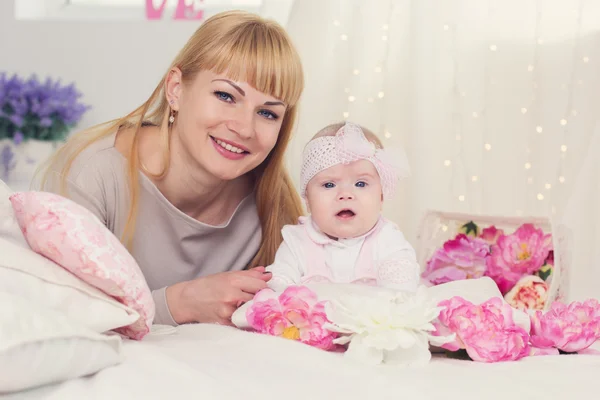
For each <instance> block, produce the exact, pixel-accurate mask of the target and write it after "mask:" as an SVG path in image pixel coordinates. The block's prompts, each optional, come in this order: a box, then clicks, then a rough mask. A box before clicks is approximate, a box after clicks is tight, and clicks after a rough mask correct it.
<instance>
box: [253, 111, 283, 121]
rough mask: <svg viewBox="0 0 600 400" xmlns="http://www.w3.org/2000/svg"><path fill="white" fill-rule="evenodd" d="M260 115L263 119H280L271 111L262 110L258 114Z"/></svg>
mask: <svg viewBox="0 0 600 400" xmlns="http://www.w3.org/2000/svg"><path fill="white" fill-rule="evenodd" d="M258 113H259V114H260V115H262V116H263V117H265V118H267V119H277V118H279V117H278V116H277V115H276V114H275V113H273V112H271V111H269V110H260V111H259V112H258Z"/></svg>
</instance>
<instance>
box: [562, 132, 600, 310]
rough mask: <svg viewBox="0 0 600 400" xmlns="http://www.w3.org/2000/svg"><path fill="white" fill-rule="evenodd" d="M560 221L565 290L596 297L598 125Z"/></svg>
mask: <svg viewBox="0 0 600 400" xmlns="http://www.w3.org/2000/svg"><path fill="white" fill-rule="evenodd" d="M562 222H563V223H564V225H565V226H566V227H567V228H568V229H569V231H570V232H569V237H568V246H567V249H568V251H567V254H566V257H567V259H568V261H569V264H570V265H571V266H572V268H571V270H570V271H568V280H567V282H568V293H569V297H570V298H571V299H573V300H584V299H586V298H589V297H596V298H600V124H598V126H597V128H596V130H595V133H594V136H593V139H592V142H591V144H590V147H589V151H588V155H587V157H586V158H585V160H584V162H583V165H582V167H581V170H580V173H579V174H578V175H577V179H576V180H575V184H574V186H573V190H572V192H571V193H570V194H569V201H568V203H567V206H566V207H565V212H564V214H563V218H562Z"/></svg>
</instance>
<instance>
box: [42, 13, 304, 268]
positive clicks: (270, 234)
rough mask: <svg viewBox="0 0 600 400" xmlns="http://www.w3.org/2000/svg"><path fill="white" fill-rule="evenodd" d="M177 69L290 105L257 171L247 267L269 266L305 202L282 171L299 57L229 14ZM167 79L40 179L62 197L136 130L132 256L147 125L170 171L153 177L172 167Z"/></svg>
mask: <svg viewBox="0 0 600 400" xmlns="http://www.w3.org/2000/svg"><path fill="white" fill-rule="evenodd" d="M174 67H177V68H179V69H180V70H181V74H182V80H183V82H184V83H189V82H191V81H192V80H193V79H194V78H195V76H196V74H197V73H198V72H199V71H201V70H210V71H213V72H214V73H217V74H222V73H225V74H227V75H228V77H229V78H230V79H232V80H240V81H246V82H248V83H249V84H250V85H251V86H253V87H254V88H256V89H257V90H258V91H261V92H264V93H266V94H269V95H271V96H273V97H275V98H277V99H280V100H282V101H284V102H285V103H287V104H288V107H287V110H286V113H285V115H284V117H283V122H282V126H281V130H280V132H279V136H278V139H277V143H276V144H275V147H274V148H273V150H272V151H271V153H270V154H269V155H268V156H267V158H266V159H265V161H264V162H263V163H262V164H261V165H259V166H258V167H257V168H256V169H255V175H256V203H257V211H258V216H259V219H260V223H261V228H262V240H261V244H260V248H259V250H258V253H257V254H256V255H255V257H254V259H253V260H252V262H251V264H250V266H259V265H268V264H271V263H272V262H273V260H274V258H275V252H276V251H277V248H278V247H279V245H280V244H281V241H282V238H281V228H282V227H283V225H286V224H295V223H296V222H297V220H298V217H299V216H300V215H302V213H303V209H302V203H301V200H300V197H299V195H298V193H297V191H296V190H295V188H294V186H293V183H292V180H291V179H290V177H289V174H288V172H287V170H286V168H285V166H284V153H285V151H286V148H287V146H288V143H289V141H290V136H291V133H292V129H293V128H294V125H295V120H296V116H297V111H298V110H297V104H298V101H299V98H300V95H301V93H302V91H303V89H304V76H303V71H302V65H301V62H300V57H299V55H298V54H297V52H296V50H295V48H294V46H293V44H292V43H291V40H290V38H289V37H288V35H287V33H286V32H285V30H284V29H283V28H282V27H281V26H280V25H279V24H277V23H276V22H274V21H270V20H267V19H263V18H261V17H259V16H257V15H255V14H251V13H247V12H242V11H227V12H222V13H219V14H217V15H215V16H213V17H211V18H209V19H208V20H206V21H205V22H204V23H203V24H202V25H201V26H200V27H199V28H198V29H197V30H196V32H195V33H194V34H193V35H192V37H191V38H190V39H189V40H188V42H187V44H186V45H185V46H184V47H183V49H182V50H181V51H180V52H179V54H178V55H177V57H176V58H175V60H174V61H173V63H172V64H171V67H170V68H169V69H168V71H170V70H171V69H172V68H174ZM168 71H167V73H165V75H164V76H163V78H162V79H161V81H160V82H159V84H158V85H157V86H156V88H155V89H154V91H153V93H152V95H151V96H150V98H149V99H148V100H147V101H146V102H144V103H143V104H142V105H141V106H140V107H138V108H137V109H135V110H134V111H132V112H131V113H129V114H128V115H126V116H124V117H122V118H119V119H116V120H113V121H109V122H106V123H104V124H100V125H97V126H94V127H92V128H90V129H87V130H85V131H82V132H80V133H78V134H76V135H74V136H73V137H72V138H70V139H69V140H68V142H67V143H66V144H65V145H64V146H63V147H61V148H60V149H59V150H58V151H57V152H56V154H55V155H54V156H53V158H52V159H51V160H50V161H49V164H48V166H47V169H46V172H45V173H44V175H43V177H42V186H41V189H42V190H44V186H45V185H46V184H47V182H48V178H49V175H48V174H49V173H51V172H52V171H60V172H61V183H60V192H62V193H63V195H65V193H66V179H67V176H68V173H69V170H70V168H71V166H72V164H73V162H74V161H75V159H76V158H77V156H78V155H79V154H80V153H81V152H82V151H83V150H84V149H85V148H86V147H87V146H89V145H90V144H92V143H94V142H96V141H97V140H99V139H101V138H104V137H107V136H109V135H111V134H113V133H114V132H116V131H117V130H118V129H120V128H133V127H135V134H134V137H133V140H132V144H131V147H130V149H129V155H128V163H127V174H128V179H129V187H130V190H129V193H130V207H129V214H128V217H127V223H126V225H125V229H124V231H123V234H122V236H121V241H122V242H123V243H124V244H125V245H126V246H127V247H128V248H129V249H130V250H131V246H132V240H133V235H134V232H135V222H136V216H137V211H138V199H139V192H140V189H139V178H138V173H139V171H140V169H141V165H140V161H139V155H138V143H139V132H140V128H141V126H142V124H143V123H150V124H153V125H157V126H159V127H160V135H161V138H160V140H161V142H162V144H163V148H164V153H163V154H164V156H163V157H164V163H163V165H165V169H164V170H163V171H162V173H161V174H159V175H154V176H155V177H157V178H160V177H162V176H164V174H165V173H166V169H167V168H168V165H169V160H170V150H169V130H170V129H169V124H168V118H169V113H170V107H169V104H168V103H167V100H166V98H165V93H164V88H165V82H166V78H167V75H168V73H169V72H168ZM145 172H147V171H145Z"/></svg>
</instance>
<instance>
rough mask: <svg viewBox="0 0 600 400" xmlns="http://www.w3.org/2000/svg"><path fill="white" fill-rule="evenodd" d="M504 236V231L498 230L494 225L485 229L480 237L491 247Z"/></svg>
mask: <svg viewBox="0 0 600 400" xmlns="http://www.w3.org/2000/svg"><path fill="white" fill-rule="evenodd" d="M502 235H504V231H503V230H502V229H498V228H496V227H495V226H494V225H492V226H489V227H487V228H485V229H484V230H483V231H482V232H481V235H479V237H480V238H481V239H483V240H485V241H486V242H487V243H489V244H490V245H492V244H496V242H497V241H498V238H499V237H500V236H502Z"/></svg>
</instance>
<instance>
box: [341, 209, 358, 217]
mask: <svg viewBox="0 0 600 400" xmlns="http://www.w3.org/2000/svg"><path fill="white" fill-rule="evenodd" d="M336 215H337V216H338V217H340V218H351V217H354V216H355V215H356V214H355V213H354V211H352V210H342V211H340V212H339V213H337V214H336Z"/></svg>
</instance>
